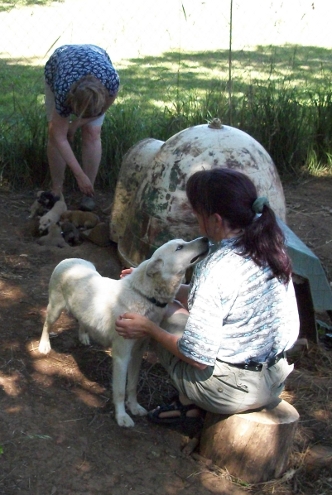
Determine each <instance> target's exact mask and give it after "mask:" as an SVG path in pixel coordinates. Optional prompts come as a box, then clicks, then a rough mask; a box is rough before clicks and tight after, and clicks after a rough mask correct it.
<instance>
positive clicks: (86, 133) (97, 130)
mask: <svg viewBox="0 0 332 495" xmlns="http://www.w3.org/2000/svg"><path fill="white" fill-rule="evenodd" d="M100 140H101V127H97V126H89V125H84V126H83V127H82V141H83V142H84V143H85V144H94V143H97V142H99V141H100Z"/></svg>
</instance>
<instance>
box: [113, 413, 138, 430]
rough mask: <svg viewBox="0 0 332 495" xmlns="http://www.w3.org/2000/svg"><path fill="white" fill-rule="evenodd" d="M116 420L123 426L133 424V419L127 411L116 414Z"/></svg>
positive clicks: (129, 426)
mask: <svg viewBox="0 0 332 495" xmlns="http://www.w3.org/2000/svg"><path fill="white" fill-rule="evenodd" d="M116 422H117V423H118V425H119V426H124V427H125V428H132V427H133V426H135V423H134V421H133V420H132V419H131V417H130V416H129V414H127V413H125V414H118V415H117V416H116Z"/></svg>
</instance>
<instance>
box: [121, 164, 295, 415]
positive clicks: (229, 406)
mask: <svg viewBox="0 0 332 495" xmlns="http://www.w3.org/2000/svg"><path fill="white" fill-rule="evenodd" d="M186 193H187V197H188V200H189V203H190V204H191V206H192V209H193V212H194V214H195V216H196V217H197V220H198V224H199V229H200V232H201V234H202V235H204V236H207V237H208V238H209V240H210V243H211V247H210V252H209V254H208V255H207V257H206V258H205V259H204V260H203V261H201V262H200V263H198V264H197V265H196V267H195V272H194V275H193V278H192V281H191V283H190V286H187V285H182V286H181V288H180V290H179V293H178V296H177V298H178V300H179V302H180V303H181V304H178V303H177V302H174V304H173V305H172V307H170V308H169V310H168V314H167V316H166V317H165V319H164V320H163V322H162V324H161V327H158V326H157V325H155V324H154V323H153V322H151V321H150V320H149V319H147V318H145V317H143V316H141V315H138V314H136V313H126V314H124V315H122V316H121V317H120V318H119V319H118V320H117V323H116V329H117V331H118V333H119V334H120V335H122V336H123V337H124V338H130V339H133V338H135V339H136V338H140V337H146V336H148V337H150V338H152V339H153V340H154V341H155V342H156V343H157V354H158V357H159V359H160V362H161V364H162V365H163V366H164V367H165V369H166V370H167V372H168V373H169V375H170V377H171V378H172V380H173V383H174V386H175V387H176V389H177V390H178V392H179V398H177V399H176V400H174V401H172V402H171V404H165V405H163V406H159V407H157V408H156V409H155V410H153V411H151V412H150V413H149V415H148V418H149V419H150V420H151V421H153V422H156V423H178V422H181V421H185V420H186V419H187V418H189V417H193V416H197V415H199V414H200V410H201V409H203V410H205V411H210V412H213V413H219V414H234V413H238V412H243V411H247V410H250V409H257V408H260V407H263V406H266V405H267V404H269V403H271V402H273V401H275V400H276V399H277V398H278V397H279V395H280V393H281V392H282V390H283V388H284V382H285V379H286V377H287V376H288V375H289V374H290V373H291V371H292V370H293V366H291V365H289V364H288V363H287V360H286V357H285V351H287V350H288V349H290V348H291V347H292V346H293V344H294V342H295V341H296V339H297V337H298V333H299V316H298V310H297V302H296V298H295V292H294V287H293V283H292V279H291V262H290V259H289V257H288V255H287V252H286V248H285V239H284V235H283V233H282V231H281V229H280V227H279V225H278V223H277V220H276V217H275V214H274V212H273V210H272V209H271V208H270V206H269V204H268V201H267V199H266V198H260V197H257V191H256V188H255V186H254V184H253V183H252V181H251V180H250V179H249V178H248V177H247V176H246V175H244V174H242V173H240V172H237V171H234V170H230V169H223V168H221V169H213V170H203V171H199V172H196V173H195V174H193V175H192V176H191V177H190V178H189V179H188V182H187V187H186ZM167 330H169V331H167ZM174 330H175V331H174Z"/></svg>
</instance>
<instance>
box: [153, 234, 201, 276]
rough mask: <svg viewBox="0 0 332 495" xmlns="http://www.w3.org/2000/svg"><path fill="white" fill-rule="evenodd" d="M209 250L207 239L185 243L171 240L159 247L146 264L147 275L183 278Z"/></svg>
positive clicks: (180, 240)
mask: <svg viewBox="0 0 332 495" xmlns="http://www.w3.org/2000/svg"><path fill="white" fill-rule="evenodd" d="M208 250H209V241H208V239H207V237H199V238H198V239H194V240H193V241H189V242H186V241H184V240H182V239H173V240H171V241H168V242H166V244H163V245H162V246H161V247H159V248H158V249H157V250H156V251H155V252H154V254H153V255H152V257H151V258H150V261H149V263H148V267H147V275H149V276H153V275H155V274H156V273H158V272H161V273H162V274H163V277H173V276H174V277H181V278H182V277H183V276H184V275H185V273H186V270H187V269H188V268H190V267H192V266H193V265H195V264H196V263H197V262H198V261H200V260H202V259H203V258H204V257H205V256H206V254H207V253H208Z"/></svg>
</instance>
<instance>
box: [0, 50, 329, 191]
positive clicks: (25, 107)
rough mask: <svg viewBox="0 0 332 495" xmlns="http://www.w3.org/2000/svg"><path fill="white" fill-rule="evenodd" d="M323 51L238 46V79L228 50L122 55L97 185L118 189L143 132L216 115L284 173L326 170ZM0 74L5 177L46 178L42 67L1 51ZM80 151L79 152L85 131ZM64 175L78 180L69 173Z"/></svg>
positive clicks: (28, 182) (161, 134)
mask: <svg viewBox="0 0 332 495" xmlns="http://www.w3.org/2000/svg"><path fill="white" fill-rule="evenodd" d="M327 55H328V53H327V50H324V49H319V48H315V47H289V46H286V47H259V48H258V49H257V50H256V51H248V52H243V51H240V52H233V53H232V61H233V62H232V63H233V66H232V81H228V68H227V63H228V52H227V50H225V51H218V52H204V53H203V52H202V53H201V52H197V53H183V52H167V53H164V54H163V55H162V56H160V57H144V58H142V59H132V60H129V61H126V60H123V61H122V63H121V64H120V66H119V67H117V69H118V71H119V73H120V78H121V91H120V93H119V97H118V99H117V100H116V102H115V104H114V105H113V106H112V107H111V108H110V109H109V110H108V112H107V115H106V118H105V122H104V125H103V128H102V140H103V156H102V163H101V167H100V172H99V174H98V179H97V184H96V185H97V186H98V187H102V188H108V189H109V188H110V189H114V187H115V184H116V180H117V176H118V172H119V169H120V166H121V162H122V159H123V156H124V154H125V153H126V152H127V151H128V149H129V148H130V147H131V146H133V145H134V144H136V143H137V142H138V141H140V140H142V139H145V138H154V139H159V140H161V141H166V140H167V139H168V138H170V137H171V136H173V135H174V134H175V133H177V132H179V131H181V130H183V129H185V128H187V127H190V126H193V125H199V124H204V123H206V122H208V121H210V120H212V118H214V117H219V118H220V119H221V120H222V122H223V123H224V124H228V125H232V126H234V127H238V128H240V129H242V130H244V131H245V132H247V133H248V134H250V135H251V136H253V137H254V138H255V139H257V141H259V142H260V143H261V144H262V145H263V146H264V148H265V149H266V150H267V151H268V152H269V154H270V155H271V156H272V158H273V160H274V162H275V163H276V166H277V168H278V170H279V173H280V174H281V175H290V174H292V175H294V174H296V175H298V174H303V173H306V174H319V173H330V172H331V163H332V159H331V157H332V86H331V77H330V72H331V67H329V66H328V65H327V63H326V60H329V59H328V58H327ZM323 62H324V63H323ZM0 81H1V87H2V92H1V93H0V106H1V108H2V112H1V116H0V184H1V182H8V183H10V185H11V187H22V186H23V187H29V188H32V187H33V188H37V187H47V184H48V180H49V172H48V166H47V158H46V140H47V132H46V130H47V129H46V118H45V115H44V108H43V68H42V67H36V66H34V65H33V63H32V61H31V64H30V63H29V61H26V62H25V65H23V64H22V61H19V60H5V59H0ZM230 84H231V85H230ZM75 152H76V153H77V154H78V156H79V154H80V139H79V137H77V139H76V142H75ZM68 178H69V181H70V182H69V184H70V186H71V187H74V188H75V187H76V184H75V181H74V180H73V178H72V177H71V174H68Z"/></svg>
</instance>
